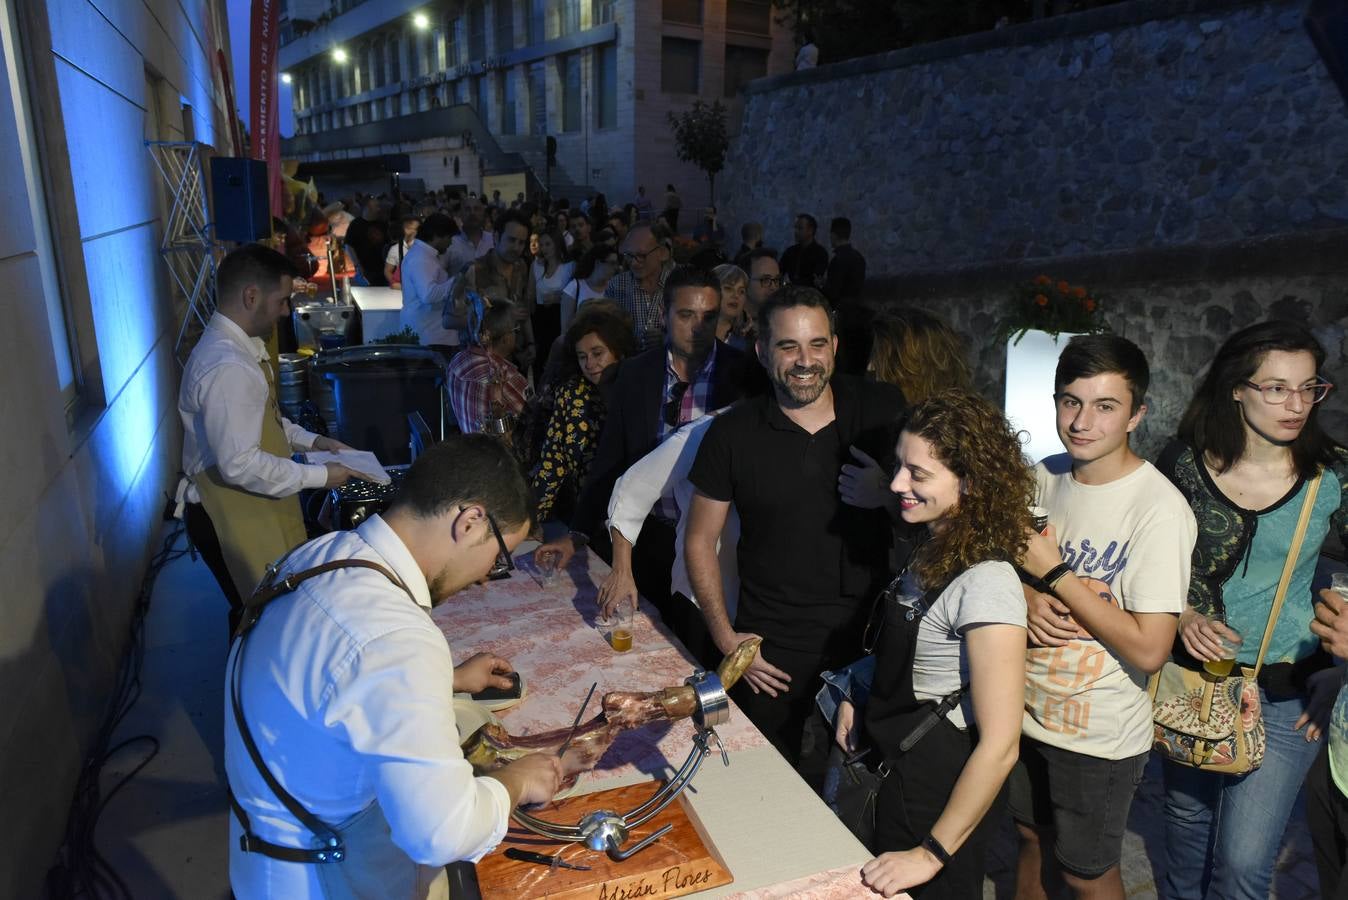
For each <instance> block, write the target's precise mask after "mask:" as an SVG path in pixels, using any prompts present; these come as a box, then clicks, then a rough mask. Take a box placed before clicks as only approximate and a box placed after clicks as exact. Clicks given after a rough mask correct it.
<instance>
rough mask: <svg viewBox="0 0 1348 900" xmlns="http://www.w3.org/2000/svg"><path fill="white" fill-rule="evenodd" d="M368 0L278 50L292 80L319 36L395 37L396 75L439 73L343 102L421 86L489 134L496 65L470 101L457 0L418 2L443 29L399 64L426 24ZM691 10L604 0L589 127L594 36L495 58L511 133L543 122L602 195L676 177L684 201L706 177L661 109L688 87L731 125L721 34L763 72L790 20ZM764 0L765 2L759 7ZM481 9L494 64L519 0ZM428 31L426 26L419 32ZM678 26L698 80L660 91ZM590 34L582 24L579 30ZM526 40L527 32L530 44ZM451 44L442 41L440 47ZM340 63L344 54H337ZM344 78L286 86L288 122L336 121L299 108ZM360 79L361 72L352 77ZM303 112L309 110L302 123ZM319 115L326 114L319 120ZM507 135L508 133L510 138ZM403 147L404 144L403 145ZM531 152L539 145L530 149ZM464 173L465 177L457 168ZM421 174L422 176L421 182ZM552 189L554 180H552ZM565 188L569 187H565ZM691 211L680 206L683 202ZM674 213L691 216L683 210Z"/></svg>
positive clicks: (339, 97) (715, 8)
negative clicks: (601, 109) (719, 108)
mask: <svg viewBox="0 0 1348 900" xmlns="http://www.w3.org/2000/svg"><path fill="white" fill-rule="evenodd" d="M373 2H374V0H367V2H366V3H365V4H361V5H358V6H356V7H354V8H353V9H352V10H351V11H349V12H347V13H344V14H343V15H341V16H339V17H338V18H337V19H336V20H334V21H333V22H332V23H331V24H329V25H327V26H322V27H320V28H319V29H317V30H315V31H314V32H312V33H311V34H310V35H308V36H306V37H303V38H299V39H297V40H296V41H295V42H293V43H292V44H289V45H287V47H286V48H284V49H283V50H282V59H283V61H285V63H286V64H287V65H289V66H290V67H291V68H292V69H293V71H294V73H295V77H296V78H297V79H298V81H299V82H300V83H302V84H304V85H310V84H311V83H312V82H313V81H314V79H313V76H312V75H311V74H310V73H312V72H314V71H315V70H316V69H317V70H320V71H326V72H331V71H332V70H334V64H333V63H332V62H331V61H330V60H329V59H328V57H327V50H326V49H324V48H325V47H326V44H324V43H323V41H324V40H327V41H328V43H329V44H334V45H335V44H336V43H344V46H345V44H349V47H346V50H347V53H348V54H349V55H354V59H356V60H359V59H365V58H367V57H368V56H369V53H370V49H369V48H371V47H377V46H384V47H388V46H389V45H390V43H389V42H391V41H392V40H393V39H394V38H395V37H396V40H397V43H398V56H399V58H400V59H401V60H402V65H401V66H400V78H399V81H400V82H407V81H410V80H411V79H413V78H417V77H425V76H428V75H430V76H435V75H438V74H440V72H439V71H432V70H431V69H428V67H427V64H426V62H427V61H428V60H433V61H434V64H435V65H436V66H440V67H441V70H443V71H445V72H446V73H447V79H448V80H446V81H445V82H443V83H441V84H438V85H436V86H434V87H422V86H418V87H403V86H400V85H399V84H397V83H390V84H386V85H382V86H380V87H373V88H371V87H370V86H368V85H367V86H365V90H366V91H367V93H366V94H365V95H360V96H358V97H356V98H354V99H351V100H350V101H349V102H351V103H357V104H362V105H363V104H365V103H367V102H368V100H369V99H372V98H384V102H386V103H389V104H392V105H394V107H395V112H394V113H393V114H395V115H405V114H408V113H411V112H417V111H422V110H424V109H427V108H429V104H430V101H429V97H430V95H431V94H432V93H434V94H435V96H436V97H438V98H440V99H441V102H443V103H468V104H471V105H473V106H474V107H478V108H479V109H478V111H479V114H480V115H481V116H482V118H483V120H484V122H486V123H487V125H488V127H489V128H490V129H491V130H492V131H493V132H494V133H498V134H500V133H501V132H502V129H501V118H500V116H501V104H502V103H503V102H504V98H503V96H502V90H501V84H500V81H499V79H498V73H499V72H500V71H501V70H498V69H493V70H492V71H490V72H489V73H488V75H487V76H486V77H488V78H490V79H491V81H490V89H489V90H488V91H487V97H486V102H485V103H480V102H479V93H478V81H479V79H480V78H481V77H483V76H481V75H479V74H477V67H476V65H475V64H477V63H482V62H483V61H484V60H481V59H472V58H471V56H472V54H471V52H470V50H469V48H468V46H467V27H466V24H465V20H466V16H467V5H466V4H458V3H455V4H449V5H440V4H429V5H427V6H425V7H423V9H424V11H425V12H426V14H427V15H428V16H429V17H430V19H431V22H432V23H435V24H434V25H433V26H432V28H433V29H438V28H440V27H441V24H442V23H444V22H453V23H454V28H453V29H452V34H448V33H447V35H446V38H445V41H444V42H445V46H446V52H445V53H444V54H443V56H444V59H443V60H442V59H441V56H442V54H441V53H440V52H439V50H438V49H436V50H434V51H433V52H431V53H427V52H424V50H423V51H419V52H418V53H417V60H418V65H416V66H415V67H412V66H409V59H410V57H409V49H408V48H409V47H410V46H412V44H413V43H417V42H428V43H429V44H430V45H431V46H433V47H436V48H438V47H439V39H438V38H436V37H435V36H434V35H433V34H432V32H425V33H419V32H417V31H416V30H415V27H414V25H413V24H412V22H411V19H410V17H409V16H408V15H406V10H404V9H403V6H405V4H400V3H399V4H394V5H393V6H391V7H388V12H387V14H384V15H380V14H379V13H378V12H377V11H376V10H374V9H373V8H370V7H371V4H373ZM506 3H509V11H510V15H511V16H512V22H513V27H512V29H511V31H512V33H511V41H510V47H504V46H499V45H498V33H497V29H496V27H495V25H496V21H497V18H498V17H499V16H501V15H504V14H505V10H506V8H507V7H506V6H505V5H503V4H506ZM701 6H702V13H701V20H700V22H699V23H698V24H694V25H690V24H677V23H672V22H665V21H664V14H665V12H664V3H663V0H616V2H615V3H614V4H613V21H614V22H615V23H616V26H617V41H616V45H615V46H616V48H617V66H616V70H617V76H616V81H617V89H616V107H617V112H616V124H615V125H614V126H612V127H604V128H600V127H599V125H598V104H599V102H600V100H599V94H600V91H601V84H600V80H599V78H598V77H597V63H596V60H597V57H598V54H599V52H600V50H601V46H602V45H600V46H587V47H583V48H580V49H576V50H572V51H568V52H567V53H559V52H557V50H558V48H557V47H556V46H555V45H554V46H553V47H550V48H548V52H549V54H550V55H548V56H546V57H544V58H542V59H539V60H534V61H529V62H517V63H516V64H514V65H511V66H509V67H508V68H507V69H506V70H505V75H506V77H508V78H509V79H511V80H512V81H513V82H514V85H515V98H516V102H515V118H514V121H515V135H513V136H511V137H512V138H515V137H523V136H532V137H535V138H537V139H538V140H539V141H540V142H541V140H542V139H543V137H544V134H549V135H552V136H553V137H555V138H556V139H557V159H558V166H559V168H560V169H561V170H562V171H563V172H564V174H565V176H566V178H565V179H563V180H564V181H569V182H570V183H572V184H576V185H591V186H593V187H595V188H596V189H597V190H600V191H602V192H604V193H605V194H606V195H607V196H608V198H609V201H610V203H613V202H615V201H623V202H626V201H628V200H630V199H631V198H632V197H633V196H634V195H635V192H636V186H637V184H638V183H643V184H645V185H646V186H647V192H648V193H649V194H650V195H651V196H653V197H654V196H657V195H659V196H663V190H664V184H665V183H666V182H669V181H674V182H677V183H678V185H679V186H680V189H681V190H682V191H683V192H684V194H685V197H684V199H685V203H686V205H688V206H689V207H690V208H696V207H699V206H703V205H705V204H706V203H707V200H708V198H707V187H706V179H705V177H704V176H703V175H702V174H701V172H700V171H699V170H697V169H696V168H695V167H693V166H691V165H689V164H687V163H682V162H679V161H678V159H677V158H676V155H675V152H674V141H673V137H672V136H671V134H670V129H669V122H668V119H667V116H668V113H669V112H670V111H681V110H683V109H686V108H687V107H688V106H689V105H690V104H691V103H692V101H693V100H694V99H696V98H698V97H702V98H704V99H706V100H709V101H710V100H717V99H719V100H721V101H722V102H724V103H726V105H727V106H728V107H729V108H730V124H731V127H732V129H734V128H736V127H737V125H738V117H739V113H740V109H741V108H742V105H743V101H742V99H741V97H740V96H732V97H727V96H725V72H726V45H727V43H736V44H738V45H741V46H751V47H757V48H760V49H762V50H763V51H766V52H767V53H768V56H767V61H766V67H765V68H766V72H767V73H778V72H784V71H786V70H788V69H789V68H790V66H791V61H792V58H793V54H794V48H793V46H792V38H791V31H790V28H789V27H787V26H786V25H785V24H783V23H781V22H778V21H777V18H778V17H779V16H780V12H779V11H774V12H773V14H772V16H771V17H768V16H766V15H765V16H764V19H765V21H767V33H764V34H758V33H752V34H751V33H743V32H737V31H735V30H734V27H733V23H729V22H728V19H729V18H731V17H732V15H728V3H727V0H705V2H703V3H702V4H701ZM763 8H764V9H765V10H766V7H763ZM561 9H562V4H550V5H548V7H547V15H546V17H545V27H544V31H543V35H542V39H543V40H545V41H553V40H557V39H558V38H560V37H562V23H561V21H560V15H559V14H560V11H561ZM578 10H579V31H580V33H582V34H583V33H584V32H586V31H587V30H589V29H592V28H593V27H595V26H598V25H600V24H601V23H600V22H598V21H595V20H594V19H593V16H594V14H595V9H594V6H593V4H592V3H591V2H589V0H581V2H579V3H578ZM484 15H485V37H486V40H485V47H484V49H485V52H486V55H487V57H488V58H489V60H490V65H492V66H495V65H498V59H499V57H500V56H501V55H502V54H504V53H505V52H507V51H508V50H510V49H512V48H513V49H515V50H519V49H520V48H523V47H526V46H530V45H531V44H530V40H529V39H530V37H531V36H530V35H529V29H528V10H527V4H525V3H522V2H517V0H486V2H485V4H484ZM428 35H430V36H429V37H428ZM667 35H668V36H671V37H682V38H685V39H689V40H697V41H699V42H700V47H701V54H700V60H699V65H698V70H699V79H698V80H699V90H698V91H696V92H691V93H670V94H666V93H664V91H663V90H662V86H661V55H662V39H663V38H664V37H665V36H667ZM590 39H591V40H593V39H594V38H593V35H591V37H590ZM538 43H539V41H538V40H535V41H534V42H533V45H537V44H538ZM451 50H452V52H451ZM572 54H574V55H575V56H576V57H577V58H579V59H580V61H581V66H582V72H583V75H582V91H581V95H582V96H581V100H580V104H579V105H580V106H581V114H580V127H578V128H573V129H572V130H570V131H568V130H566V127H565V125H566V122H565V115H564V114H565V103H564V100H565V84H564V64H565V59H566V57H567V56H568V55H572ZM468 64H474V65H473V67H472V70H471V71H460V70H459V67H460V66H465V65H468ZM346 65H347V66H348V67H349V66H351V65H353V63H351V62H348V63H347V64H346ZM534 67H538V68H539V69H541V71H542V73H543V78H542V84H543V95H544V106H545V116H544V119H545V121H546V125H545V130H544V133H537V131H538V130H537V129H536V128H535V123H534V111H533V105H534V101H533V97H532V96H531V92H532V84H531V80H530V75H529V73H530V70H531V69H533V68H534ZM340 84H341V85H344V86H343V87H341V89H339V90H334V91H333V93H332V95H331V97H330V98H324V97H323V96H322V95H321V92H317V91H315V90H313V89H312V88H307V89H306V90H304V91H300V92H296V94H295V95H294V98H295V104H296V108H295V111H296V116H297V121H298V122H299V123H300V132H301V133H306V132H307V131H311V130H314V129H315V127H316V128H317V130H328V129H329V128H335V127H340V126H339V125H337V124H335V123H337V122H340V121H344V117H345V113H343V112H340V111H329V110H327V109H326V106H325V107H324V110H325V111H324V112H322V113H320V114H318V115H317V116H312V117H311V116H310V115H309V113H308V109H309V107H311V106H314V105H320V106H323V105H324V104H326V103H328V102H337V103H338V104H339V105H340V104H341V103H342V102H344V101H346V96H344V92H349V90H350V89H351V88H352V87H353V86H354V84H355V82H354V81H351V80H349V79H348V81H343V82H340ZM362 84H363V83H362ZM314 119H316V120H317V122H316V123H314V121H313V120H314ZM325 122H332V123H334V124H331V125H325V124H324V123H325ZM511 143H518V142H515V141H511ZM403 152H406V150H405V149H404V151H403ZM532 155H533V156H539V155H541V149H539V150H537V151H535V152H534V153H533V154H532ZM535 172H536V174H537V175H538V178H539V180H540V182H542V181H544V180H545V177H546V175H545V172H544V171H543V167H542V165H541V164H539V163H535ZM464 182H465V183H468V184H470V185H471V184H472V181H470V180H467V179H464ZM428 183H430V182H428ZM563 189H564V188H563ZM572 193H574V191H572ZM690 215H691V213H690ZM685 221H691V220H690V219H686V220H685Z"/></svg>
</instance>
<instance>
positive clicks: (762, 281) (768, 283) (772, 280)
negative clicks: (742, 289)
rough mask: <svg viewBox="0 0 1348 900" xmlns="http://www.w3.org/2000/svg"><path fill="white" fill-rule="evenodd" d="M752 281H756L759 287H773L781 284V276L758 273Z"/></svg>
mask: <svg viewBox="0 0 1348 900" xmlns="http://www.w3.org/2000/svg"><path fill="white" fill-rule="evenodd" d="M754 281H757V282H758V286H759V287H761V288H774V287H781V286H782V277H781V276H780V275H759V276H758V277H757V278H755V279H754Z"/></svg>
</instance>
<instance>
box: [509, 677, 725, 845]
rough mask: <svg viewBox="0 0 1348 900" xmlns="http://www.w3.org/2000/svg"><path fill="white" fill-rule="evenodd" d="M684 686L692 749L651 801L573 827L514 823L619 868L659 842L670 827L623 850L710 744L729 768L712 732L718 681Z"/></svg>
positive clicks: (718, 721)
mask: <svg viewBox="0 0 1348 900" xmlns="http://www.w3.org/2000/svg"><path fill="white" fill-rule="evenodd" d="M684 684H686V685H688V686H689V687H691V688H692V689H693V691H694V694H695V696H696V701H697V705H696V708H695V710H694V711H693V715H692V720H693V725H694V726H695V727H696V731H695V732H694V733H693V747H692V749H691V750H689V751H688V758H687V759H686V760H684V762H683V765H682V766H681V767H680V768H679V771H678V772H677V773H676V774H675V775H674V777H673V778H672V779H670V780H669V781H668V782H667V783H666V784H665V786H664V787H662V788H660V790H658V791H657V792H656V793H655V795H654V796H653V797H651V798H650V799H649V800H647V801H646V802H645V803H643V804H641V805H640V806H638V807H637V808H636V809H633V810H630V811H629V812H626V813H618V812H614V811H613V810H608V809H597V810H595V811H594V812H592V813H589V814H587V815H586V816H585V817H584V818H582V819H581V820H580V822H579V823H578V824H576V825H559V824H556V823H554V822H548V821H545V820H543V819H540V818H538V817H537V816H533V815H530V814H529V813H526V812H522V811H520V810H518V809H517V810H515V812H514V814H513V815H514V818H515V821H516V822H519V823H520V824H521V825H523V826H524V827H525V828H527V829H528V830H530V831H532V832H533V833H534V834H537V835H540V836H542V837H545V838H547V839H548V840H551V841H558V842H560V843H565V844H574V843H583V844H584V845H585V846H587V847H589V848H590V849H591V850H600V851H603V852H605V853H607V854H608V855H609V858H610V859H612V860H614V861H615V862H622V861H623V860H625V859H627V858H629V857H631V856H632V855H633V854H635V853H639V852H641V851H642V850H644V849H646V848H647V847H649V846H650V845H651V844H653V843H655V842H656V841H657V840H659V839H660V838H661V837H662V836H663V835H664V834H665V833H666V832H668V831H669V830H670V829H671V828H673V827H674V826H672V825H666V826H665V827H664V828H661V829H660V830H659V831H656V832H655V833H654V834H651V835H649V836H648V837H645V838H643V839H642V840H641V841H639V842H637V843H636V844H634V845H632V846H631V847H624V846H623V844H624V843H625V842H626V841H627V838H628V835H629V834H631V833H632V832H633V831H634V830H636V829H638V828H640V827H641V826H642V825H645V824H646V823H647V822H649V821H650V820H651V819H653V818H655V817H656V816H657V815H659V814H660V811H661V810H663V809H664V808H665V807H666V806H669V804H670V803H673V802H674V799H675V798H676V797H678V796H679V794H681V793H683V790H684V788H686V787H687V786H688V783H689V782H690V781H692V780H693V776H694V775H696V774H697V770H698V769H699V768H701V766H702V761H703V760H704V759H706V758H707V757H708V756H710V755H711V750H712V744H713V742H714V743H715V745H716V749H718V750H720V751H721V761H722V762H723V763H724V764H725V765H727V766H728V765H730V755H729V754H728V753H726V750H725V747H724V746H723V745H722V744H721V739H720V737H719V736H717V734H716V730H715V726H717V725H722V724H724V723H725V722H727V721H729V719H730V699H729V698H728V697H727V696H726V692H725V688H724V687H723V686H722V684H721V679H720V677H719V676H718V675H717V674H716V673H715V672H704V671H702V670H701V669H699V670H697V671H695V672H694V673H693V674H692V675H690V676H689V677H688V678H686V679H684Z"/></svg>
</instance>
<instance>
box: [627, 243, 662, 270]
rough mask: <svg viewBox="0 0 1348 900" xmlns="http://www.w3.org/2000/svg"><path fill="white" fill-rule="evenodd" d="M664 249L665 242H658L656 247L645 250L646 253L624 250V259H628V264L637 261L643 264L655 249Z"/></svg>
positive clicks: (636, 262) (637, 263)
mask: <svg viewBox="0 0 1348 900" xmlns="http://www.w3.org/2000/svg"><path fill="white" fill-rule="evenodd" d="M662 249H664V245H663V244H656V245H655V246H654V247H652V248H651V249H649V250H647V251H645V252H644V253H643V252H639V251H635V250H624V251H623V259H625V260H627V264H628V265H629V266H630V265H632V264H633V263H635V264H636V265H641V264H642V263H644V262H645V261H646V257H648V256H650V255H651V254H652V253H654V252H655V251H657V250H662Z"/></svg>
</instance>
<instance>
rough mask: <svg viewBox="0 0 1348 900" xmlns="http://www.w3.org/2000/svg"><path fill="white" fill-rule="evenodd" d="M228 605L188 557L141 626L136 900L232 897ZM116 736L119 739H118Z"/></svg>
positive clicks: (127, 827) (1153, 856) (1282, 893)
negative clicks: (144, 741)
mask: <svg viewBox="0 0 1348 900" xmlns="http://www.w3.org/2000/svg"><path fill="white" fill-rule="evenodd" d="M225 629H226V624H225V604H224V599H223V598H222V597H221V596H220V594H219V591H218V589H217V588H216V586H215V583H214V581H213V580H212V579H211V576H210V572H209V571H208V570H207V569H206V566H205V564H204V563H201V562H194V561H193V560H191V559H190V558H187V557H184V558H183V559H180V560H177V561H175V562H173V563H171V564H169V566H168V567H167V568H166V570H165V572H164V574H163V575H161V577H160V579H159V582H158V583H157V585H156V590H155V596H154V602H153V605H152V607H151V611H150V616H149V619H148V622H147V630H146V644H147V652H146V658H145V668H144V672H143V685H144V693H143V694H142V696H141V699H140V702H139V703H138V704H137V706H136V707H135V708H134V709H133V710H132V712H131V714H130V716H129V717H128V719H127V720H126V722H125V723H124V724H123V727H122V729H121V732H120V736H121V737H129V736H132V735H136V734H142V733H148V734H152V735H154V736H155V737H157V738H158V739H159V741H160V745H161V746H160V751H159V754H158V755H157V756H156V757H155V759H154V760H153V761H152V762H151V763H150V764H149V766H147V767H146V768H145V769H144V770H142V771H141V772H140V773H139V774H138V775H137V776H136V777H135V778H134V779H133V780H132V781H131V782H130V783H129V784H128V785H127V786H126V788H124V789H123V790H121V791H120V792H119V793H118V794H117V795H116V797H115V798H114V799H113V800H112V802H111V803H110V804H109V805H108V808H107V810H106V811H105V812H104V814H103V817H102V820H101V821H100V823H99V829H98V835H99V849H100V850H101V851H102V852H103V854H104V855H105V856H106V857H107V858H108V861H109V862H110V863H111V864H112V865H113V867H114V868H115V869H116V870H117V871H118V872H119V873H120V874H121V876H122V877H123V878H124V879H125V880H126V881H127V883H128V886H129V887H130V889H131V895H132V896H133V897H136V898H137V900H157V898H168V897H183V898H191V900H217V898H227V897H228V896H229V886H228V865H227V859H226V852H225V849H226V844H225V841H226V826H227V819H226V816H227V809H226V799H225V791H224V782H223V775H222V773H223V760H222V758H221V751H220V747H221V729H222V718H223V709H224V690H223V685H222V684H221V678H220V672H221V671H222V669H223V664H224V658H225ZM119 739H120V738H119ZM139 759H140V756H139V755H138V752H137V751H134V750H128V752H127V753H126V754H124V755H122V756H119V757H118V758H116V759H114V760H113V762H112V763H111V764H110V765H109V766H108V768H107V770H106V771H105V784H106V785H108V786H111V784H113V783H114V782H115V780H117V779H118V778H119V777H120V775H121V774H124V773H125V772H126V771H129V770H130V768H132V767H133V766H134V765H135V764H136V763H137V762H139ZM1160 804H1161V796H1160V776H1159V771H1158V770H1157V767H1156V766H1155V765H1153V766H1152V767H1151V769H1150V770H1149V771H1148V773H1147V779H1146V780H1145V781H1144V782H1143V785H1142V787H1141V790H1140V793H1139V795H1138V798H1137V801H1136V802H1135V803H1134V805H1133V813H1132V820H1131V822H1130V830H1129V834H1128V838H1127V842H1126V844H1125V847H1124V866H1123V868H1124V881H1125V884H1126V887H1127V892H1128V896H1129V897H1130V898H1151V897H1155V896H1156V887H1155V883H1156V879H1157V878H1158V877H1159V876H1160V873H1161V866H1162V865H1163V858H1162V854H1161V850H1162V845H1163V840H1164V838H1163V835H1162V833H1161V827H1160V822H1161V814H1160ZM1014 860H1015V834H1014V831H1013V830H1012V828H1011V823H1010V820H1009V819H1008V820H1007V821H1006V823H1005V831H1004V835H1003V839H1002V840H1001V841H999V842H998V844H997V846H995V847H994V849H993V851H992V859H991V861H990V872H991V877H990V878H989V880H988V883H987V885H986V887H985V890H984V897H985V898H989V900H993V898H995V900H1007V898H1010V897H1011V896H1012V894H1013V889H1014ZM1273 896H1274V897H1276V898H1278V900H1311V898H1315V897H1318V885H1317V880H1316V875H1315V868H1314V863H1313V862H1312V859H1311V849H1310V836H1309V834H1308V832H1307V830H1306V825H1305V818H1304V815H1303V813H1302V811H1301V805H1300V804H1299V803H1298V807H1297V810H1296V812H1295V813H1294V815H1293V819H1292V822H1291V823H1290V824H1289V826H1288V830H1287V835H1286V841H1285V845H1284V847H1283V851H1282V854H1281V857H1280V859H1279V863H1278V875H1277V879H1276V882H1275V884H1274V891H1273Z"/></svg>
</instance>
